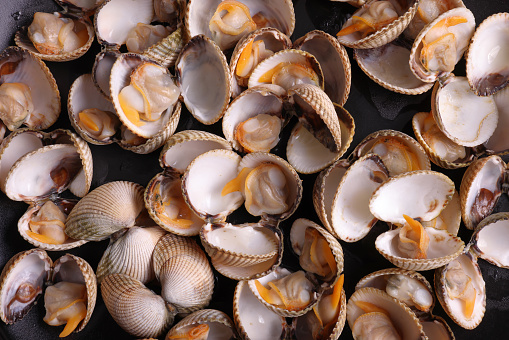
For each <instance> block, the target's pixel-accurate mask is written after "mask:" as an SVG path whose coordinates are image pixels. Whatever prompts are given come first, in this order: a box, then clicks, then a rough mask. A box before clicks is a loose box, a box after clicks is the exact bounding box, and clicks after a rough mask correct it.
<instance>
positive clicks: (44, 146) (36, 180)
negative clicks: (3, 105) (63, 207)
mask: <svg viewBox="0 0 509 340" xmlns="http://www.w3.org/2000/svg"><path fill="white" fill-rule="evenodd" d="M0 160H1V164H2V171H1V172H0V184H1V186H2V190H3V191H4V192H5V193H6V195H7V196H8V197H9V198H10V199H12V200H16V201H36V200H39V199H41V198H45V197H48V196H50V195H52V194H55V193H57V194H58V193H61V192H63V191H65V190H67V189H69V190H70V191H71V192H72V193H73V194H74V195H76V196H78V197H83V196H85V195H86V193H87V192H88V190H89V189H90V185H91V183H92V173H93V161H92V152H91V151H90V148H89V146H88V144H87V143H86V142H85V141H83V140H82V139H81V138H79V137H77V136H76V135H75V134H73V133H72V132H70V131H68V130H55V131H53V132H48V133H43V132H36V131H33V130H28V129H22V130H18V131H16V132H14V133H12V134H10V135H9V136H8V137H7V138H6V139H5V140H4V141H3V143H2V145H1V146H0ZM33 169H37V171H36V172H34V171H33Z"/></svg>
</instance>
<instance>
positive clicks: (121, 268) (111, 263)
mask: <svg viewBox="0 0 509 340" xmlns="http://www.w3.org/2000/svg"><path fill="white" fill-rule="evenodd" d="M164 234H166V232H165V231H164V230H163V229H161V228H159V227H147V228H143V227H137V226H134V227H131V228H129V229H127V231H126V232H125V233H123V234H122V235H121V236H115V237H112V238H111V239H110V244H109V245H108V248H106V250H105V251H104V254H103V256H102V257H101V260H100V261H99V264H98V265H97V281H99V283H101V281H102V280H103V278H104V277H105V276H106V275H108V274H113V273H120V274H126V275H129V276H131V277H132V278H134V279H137V280H139V281H140V282H141V283H143V284H146V283H148V282H150V281H152V280H153V279H154V278H155V274H154V268H153V266H152V253H153V251H154V248H155V246H156V243H157V241H159V239H160V238H161V237H162V236H163V235H164Z"/></svg>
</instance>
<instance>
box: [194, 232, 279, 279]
mask: <svg viewBox="0 0 509 340" xmlns="http://www.w3.org/2000/svg"><path fill="white" fill-rule="evenodd" d="M200 238H201V242H202V245H203V247H204V248H205V251H206V252H207V254H208V255H209V256H210V259H211V262H212V265H213V266H214V268H215V269H216V270H217V271H218V272H219V273H221V274H222V275H224V276H226V277H229V278H231V279H234V280H250V279H255V278H259V277H261V276H265V275H267V274H269V273H270V272H271V271H272V270H274V269H275V268H276V267H277V266H279V265H280V264H281V260H282V258H283V235H282V233H281V231H280V230H279V229H278V228H275V227H273V226H270V225H265V224H264V223H262V222H260V223H244V224H241V225H232V224H230V223H217V224H210V223H208V224H206V225H204V226H203V228H202V229H201V231H200Z"/></svg>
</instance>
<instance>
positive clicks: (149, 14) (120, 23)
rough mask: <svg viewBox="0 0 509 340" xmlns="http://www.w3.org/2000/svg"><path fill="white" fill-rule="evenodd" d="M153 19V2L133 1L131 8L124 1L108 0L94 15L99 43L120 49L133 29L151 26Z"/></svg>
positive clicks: (145, 0)
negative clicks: (140, 26) (138, 26)
mask: <svg viewBox="0 0 509 340" xmlns="http://www.w3.org/2000/svg"><path fill="white" fill-rule="evenodd" d="M153 17H154V4H153V0H140V1H133V2H132V3H131V4H130V5H129V6H126V4H125V2H124V1H122V0H107V1H105V2H104V3H103V4H102V5H101V7H99V8H98V9H97V11H96V13H95V15H94V27H95V32H96V36H97V41H99V43H100V44H102V45H105V46H111V47H113V48H114V49H119V48H120V46H121V45H123V44H125V41H126V39H127V34H128V33H129V31H130V30H131V29H132V28H134V27H136V25H137V24H138V23H144V24H150V22H151V21H152V19H153Z"/></svg>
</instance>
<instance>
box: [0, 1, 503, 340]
mask: <svg viewBox="0 0 509 340" xmlns="http://www.w3.org/2000/svg"><path fill="white" fill-rule="evenodd" d="M293 3H294V6H295V12H296V16H297V18H296V19H297V25H296V28H295V32H294V35H293V36H292V40H295V39H296V38H298V37H300V36H302V35H303V34H305V33H306V32H308V31H310V30H312V29H321V30H324V31H326V32H328V33H330V34H335V33H336V32H337V31H338V30H339V28H340V26H341V24H342V23H343V21H344V20H345V18H346V17H347V16H348V15H350V14H351V13H352V12H353V10H354V9H353V7H351V6H349V5H347V4H343V3H338V2H330V1H326V0H306V1H304V0H294V1H293ZM464 3H465V5H466V6H467V7H468V8H469V9H470V10H471V11H472V12H473V13H474V15H475V18H476V22H477V24H479V23H480V22H481V21H482V20H484V19H485V18H486V17H488V16H489V15H491V14H493V13H497V12H504V11H505V12H507V11H509V3H508V2H507V0H490V1H476V0H464ZM57 10H59V7H58V6H57V5H56V4H55V3H54V2H52V1H50V0H38V1H34V0H17V1H4V2H3V3H2V8H1V9H0V50H3V49H4V48H6V47H7V46H9V45H13V44H14V41H13V37H14V33H15V31H16V30H17V29H19V28H20V27H21V26H23V25H28V24H29V23H30V21H31V18H32V15H33V13H34V12H36V11H44V12H51V11H57ZM99 50H100V48H99V45H98V44H97V43H94V45H93V47H92V48H91V50H90V51H89V52H87V54H85V55H84V56H83V57H82V58H80V59H78V60H75V61H72V62H68V63H52V62H47V65H48V66H49V68H50V69H51V71H52V72H53V74H54V76H55V78H56V80H57V83H58V85H59V89H60V93H61V96H62V113H61V115H60V118H59V120H58V122H57V123H56V124H55V125H54V126H52V127H51V129H50V130H54V129H56V128H67V129H71V130H72V127H71V125H70V123H69V118H68V116H67V112H66V107H67V95H68V91H69V87H70V85H71V84H72V82H73V81H74V80H75V79H76V78H77V77H78V76H79V75H81V74H83V73H90V71H91V67H92V64H93V62H94V57H95V54H96V53H97V52H99ZM351 52H352V51H351V49H348V53H349V55H350V60H351V62H352V87H351V93H350V96H349V99H348V101H347V103H346V105H345V107H346V109H347V110H348V111H349V112H350V113H351V114H352V116H353V117H354V119H355V124H356V132H355V137H354V140H353V143H352V145H353V146H355V145H357V144H358V143H359V142H360V141H361V140H362V139H363V138H364V137H365V136H367V135H368V134H369V133H371V132H373V131H376V130H380V129H395V130H400V131H403V132H405V133H407V134H409V135H411V136H413V132H412V128H411V119H412V116H413V115H414V114H415V113H416V112H420V111H429V110H430V97H431V91H430V92H428V93H425V94H422V95H419V96H405V95H399V94H396V93H393V92H390V91H388V90H385V89H383V88H381V87H380V86H378V85H376V84H375V83H374V82H372V81H371V80H370V79H369V78H368V77H367V76H366V75H365V74H364V73H363V72H362V71H361V70H360V68H359V67H358V66H357V64H356V62H355V61H354V60H353V58H352V53H351ZM455 73H456V74H457V75H464V74H465V73H464V63H460V65H459V66H458V67H457V70H456V71H455ZM384 117H385V118H384ZM191 128H192V129H203V130H207V131H211V132H214V133H216V134H220V135H221V134H222V132H221V125H220V123H217V124H214V125H213V126H204V125H202V124H200V123H198V122H197V121H196V120H195V119H194V118H192V117H191V116H190V114H189V113H188V112H187V111H185V113H183V115H182V118H181V121H180V123H179V128H178V129H179V130H183V129H191ZM285 133H286V134H285V136H288V134H289V131H288V129H286V130H285ZM284 143H285V141H284V138H283V141H282V142H281V143H280V145H278V146H277V147H276V149H275V153H277V154H279V155H282V156H284V150H285V145H284ZM90 148H91V150H92V154H93V157H94V177H93V182H92V188H96V187H98V186H100V185H102V184H104V183H107V182H110V181H115V180H128V181H133V182H137V183H139V184H141V185H143V186H146V185H147V183H148V182H149V180H150V179H151V178H152V177H153V176H154V175H155V174H157V173H159V172H161V171H162V169H161V168H160V167H159V164H158V158H159V153H160V150H157V151H155V152H152V153H151V154H148V155H137V154H134V153H131V152H128V151H125V150H123V149H121V148H120V147H119V146H118V145H109V146H95V145H90ZM349 151H351V150H349ZM347 154H348V153H347ZM433 170H437V171H442V172H444V173H445V174H446V175H448V176H450V177H451V178H452V179H453V180H454V181H455V182H456V188H457V189H459V183H460V181H461V177H462V176H463V173H464V169H460V170H454V171H444V170H443V169H439V168H437V167H435V166H433ZM301 178H302V179H303V181H304V198H303V200H302V202H301V204H300V207H299V209H298V210H297V212H296V213H295V214H294V215H293V216H292V218H291V219H289V220H287V221H285V222H284V223H282V225H281V227H282V229H283V230H285V232H286V234H285V236H287V231H288V230H289V228H290V226H291V224H292V223H293V221H294V220H295V219H296V218H299V217H307V218H309V219H311V220H313V221H315V222H317V223H319V219H318V217H317V216H316V214H315V212H314V209H313V204H312V199H311V190H312V185H313V182H314V180H315V178H316V175H306V176H301ZM402 194H404V193H402ZM506 201H507V199H506ZM508 207H509V205H508V204H507V202H505V203H504V204H502V205H501V206H500V207H499V208H498V209H499V210H503V211H507V210H508V209H507V208H508ZM26 209H27V205H26V204H25V203H23V202H13V201H11V200H9V199H8V198H7V197H6V196H5V194H3V193H2V194H0V245H1V246H0V266H2V267H3V266H4V265H5V263H6V262H7V261H8V260H9V259H10V258H11V257H12V256H14V255H15V254H16V253H18V252H20V251H22V250H27V249H30V248H32V246H31V245H30V244H29V243H27V242H25V241H24V240H23V239H22V238H21V236H20V235H19V234H18V231H17V221H18V219H19V218H20V217H21V216H22V215H23V213H24V212H25V211H26ZM251 220H253V218H252V217H249V215H248V214H247V213H246V212H245V211H242V210H241V211H239V212H236V213H234V214H233V215H232V216H231V218H230V221H231V222H232V223H241V222H246V221H251ZM385 229H386V227H385V226H384V225H383V224H382V223H378V224H377V225H376V226H375V227H374V228H373V230H372V231H371V232H370V233H369V234H368V236H367V237H365V238H364V239H363V240H362V241H359V242H357V243H354V244H347V243H344V242H341V244H342V246H343V248H344V253H345V273H346V275H345V278H346V279H345V290H346V294H347V297H349V296H350V295H351V294H352V293H353V291H354V287H355V284H356V283H357V281H358V280H359V279H360V278H361V277H363V276H364V275H366V274H368V273H370V272H373V271H375V270H378V269H383V268H389V267H393V266H392V265H391V264H390V263H389V262H387V261H386V260H385V259H384V258H383V257H382V256H381V255H380V254H379V253H378V252H377V251H376V250H375V247H374V240H375V238H376V237H377V236H378V235H379V234H380V233H381V232H383V231H384V230H385ZM470 235H471V232H470V231H468V230H466V229H465V228H464V226H463V225H462V227H461V230H460V236H461V237H462V239H463V240H464V241H465V243H466V242H468V241H469V239H470ZM288 239H289V237H285V249H286V252H285V255H284V259H283V263H284V264H285V265H286V266H288V267H289V268H290V269H292V268H296V267H297V263H298V262H297V261H296V258H295V256H294V255H293V254H292V253H291V250H289V249H291V248H290V247H289V244H288ZM198 241H199V240H198ZM107 244H108V242H107V241H103V242H98V243H95V242H90V243H87V244H85V245H83V246H82V247H80V248H78V249H73V250H70V251H69V252H70V253H72V254H75V255H77V256H80V257H83V258H84V259H86V260H87V261H88V262H89V263H90V265H91V266H92V267H93V268H96V267H97V264H98V262H99V259H100V258H101V255H102V253H103V252H104V250H105V249H106V246H107ZM63 254H64V253H63V252H49V255H50V257H51V258H52V259H53V260H56V259H57V258H58V257H60V256H62V255H63ZM479 265H480V267H481V270H482V273H483V277H484V280H485V281H486V292H487V305H486V313H485V316H484V320H483V321H482V323H481V324H480V325H479V326H478V327H477V328H476V329H474V330H471V331H468V330H465V329H463V328H461V327H459V326H457V325H456V324H455V323H454V322H453V321H452V320H451V319H450V318H449V317H448V316H447V315H446V313H445V312H444V311H443V310H442V308H441V306H440V304H439V303H438V302H437V304H436V306H435V308H434V310H433V313H434V314H436V315H439V316H441V317H443V318H444V319H445V320H446V321H447V322H448V324H449V326H450V327H451V328H452V329H453V331H454V334H455V336H456V338H457V339H466V338H468V339H497V338H506V335H505V334H506V333H507V321H508V320H509V271H507V270H504V269H499V268H497V267H495V266H493V265H491V264H489V263H487V262H485V261H483V260H480V261H479ZM215 274H216V285H215V289H214V296H213V300H212V303H211V304H210V306H209V307H210V308H216V309H219V310H222V311H224V312H226V313H227V314H229V315H230V316H232V299H233V290H234V288H235V284H236V282H235V281H232V280H229V279H226V278H225V277H223V276H221V275H220V274H218V273H215ZM422 274H423V275H424V276H426V278H427V279H428V280H429V281H430V282H432V280H433V271H428V272H423V273H422ZM42 301H43V300H42V299H40V300H39V303H38V304H37V305H36V306H35V307H34V308H33V309H32V310H31V311H30V313H29V314H28V315H27V316H25V318H24V319H23V320H21V321H19V322H17V323H16V324H14V325H9V326H6V325H5V324H3V323H1V324H0V338H2V339H55V338H57V337H58V334H59V333H60V332H61V330H62V327H51V326H48V325H47V324H46V323H44V322H43V321H42V318H43V316H44V313H45V311H44V306H43V305H44V304H43V302H42ZM68 338H69V339H96V340H100V339H131V338H132V337H131V336H129V335H128V334H127V333H125V332H124V331H123V330H122V329H121V328H120V327H119V326H117V324H116V323H115V322H114V321H113V319H112V318H111V317H110V315H109V313H108V311H107V309H106V307H105V305H104V303H103V301H102V299H101V297H100V294H99V295H98V299H97V304H96V307H95V310H94V313H93V315H92V318H91V320H90V322H89V323H88V325H87V326H86V327H85V329H84V330H83V331H81V332H80V333H73V334H72V335H70V336H69V337H68ZM350 338H351V331H350V329H349V327H348V325H346V326H345V329H344V330H343V334H342V335H341V337H340V339H350Z"/></svg>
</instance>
